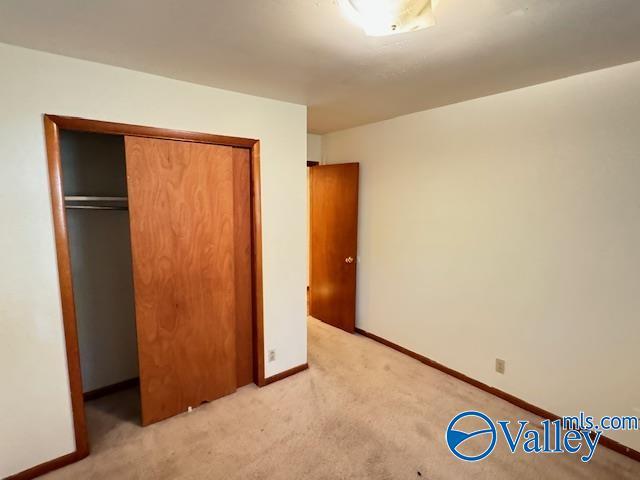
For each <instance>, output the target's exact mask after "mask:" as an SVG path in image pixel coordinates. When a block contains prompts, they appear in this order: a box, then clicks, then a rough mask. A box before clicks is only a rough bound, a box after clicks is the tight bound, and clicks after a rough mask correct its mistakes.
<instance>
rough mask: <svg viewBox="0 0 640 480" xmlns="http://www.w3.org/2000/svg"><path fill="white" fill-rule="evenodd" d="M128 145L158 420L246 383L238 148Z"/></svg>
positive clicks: (146, 392) (140, 301)
mask: <svg viewBox="0 0 640 480" xmlns="http://www.w3.org/2000/svg"><path fill="white" fill-rule="evenodd" d="M125 144H126V156H127V181H128V191H129V211H130V220H131V244H132V253H133V276H134V287H135V297H136V324H137V332H138V350H139V353H138V355H139V364H140V394H141V400H142V424H143V425H148V424H150V423H153V422H157V421H159V420H162V419H165V418H168V417H170V416H173V415H176V414H178V413H181V412H184V411H186V410H187V409H188V407H190V406H193V407H196V406H199V405H200V404H201V403H202V402H204V401H211V400H214V399H216V398H219V397H222V396H224V395H227V394H229V393H232V392H233V391H235V389H236V382H237V378H236V319H235V317H236V291H235V288H236V281H235V275H236V272H235V264H236V260H235V255H236V253H235V250H234V243H235V242H234V236H235V235H237V233H236V231H235V227H234V181H233V177H234V167H233V148H231V147H223V146H217V145H208V144H200V143H189V142H177V141H170V140H158V139H149V138H138V137H127V138H126V141H125Z"/></svg>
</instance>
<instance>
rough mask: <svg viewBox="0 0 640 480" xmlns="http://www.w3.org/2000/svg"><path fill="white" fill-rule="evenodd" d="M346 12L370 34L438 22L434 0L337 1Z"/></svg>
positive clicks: (404, 30) (402, 29) (426, 25)
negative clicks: (434, 13) (434, 14)
mask: <svg viewBox="0 0 640 480" xmlns="http://www.w3.org/2000/svg"><path fill="white" fill-rule="evenodd" d="M338 1H339V4H340V7H341V8H342V10H343V12H344V13H345V15H346V16H347V17H348V18H349V19H350V20H352V21H353V22H355V23H356V24H357V25H359V26H360V27H361V28H362V29H363V30H364V31H365V33H366V34H367V35H369V36H373V37H380V36H384V35H394V34H396V33H405V32H414V31H416V30H421V29H423V28H427V27H431V26H433V25H435V23H436V21H435V18H434V16H433V4H434V3H436V2H435V1H434V0H338Z"/></svg>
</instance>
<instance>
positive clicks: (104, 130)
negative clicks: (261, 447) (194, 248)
mask: <svg viewBox="0 0 640 480" xmlns="http://www.w3.org/2000/svg"><path fill="white" fill-rule="evenodd" d="M60 130H72V131H78V132H90V133H101V134H110V135H124V136H137V137H149V138H158V139H163V140H177V141H183V142H197V143H209V144H213V145H223V146H230V147H240V148H247V149H250V150H251V233H252V234H251V250H252V252H251V269H252V300H253V305H252V307H253V308H252V310H253V313H252V317H253V318H252V320H253V338H254V342H253V355H254V362H253V365H254V367H253V368H254V371H253V381H254V383H255V384H256V385H258V386H260V387H263V386H265V385H266V384H267V383H266V381H265V371H264V328H263V295H262V215H261V212H262V210H261V202H260V141H259V140H255V139H248V138H239V137H228V136H222V135H212V134H207V133H196V132H187V131H182V130H170V129H164V128H155V127H146V126H140V125H128V124H124V123H114V122H103V121H99V120H88V119H83V118H76V117H64V116H59V115H49V114H45V115H44V132H45V139H46V150H47V161H48V167H49V183H50V188H51V204H52V207H53V223H54V234H55V242H56V255H57V262H58V277H59V282H60V297H61V302H62V319H63V324H64V336H65V346H66V353H67V367H68V372H69V386H70V391H71V407H72V411H73V425H74V433H75V440H76V451H75V452H73V454H70V455H69V456H65V461H64V462H63V465H66V464H68V463H73V462H76V461H78V460H80V459H82V458H85V457H86V456H87V455H89V439H88V433H87V426H86V418H85V411H84V398H83V392H82V374H81V371H80V347H79V343H78V330H77V324H76V314H75V303H74V299H73V278H72V272H71V256H70V251H69V239H68V232H67V224H66V218H65V210H64V189H63V183H62V160H61V154H60ZM66 457H68V458H66ZM60 460H62V459H60ZM54 461H55V460H54ZM47 463H49V462H47ZM63 465H56V466H54V467H53V468H59V467H60V466H63ZM43 466H44V465H43Z"/></svg>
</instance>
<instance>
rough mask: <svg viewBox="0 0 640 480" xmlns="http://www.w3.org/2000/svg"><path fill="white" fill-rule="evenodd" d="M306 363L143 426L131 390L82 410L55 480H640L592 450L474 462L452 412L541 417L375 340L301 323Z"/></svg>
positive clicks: (624, 462)
mask: <svg viewBox="0 0 640 480" xmlns="http://www.w3.org/2000/svg"><path fill="white" fill-rule="evenodd" d="M309 365H310V369H309V370H307V371H305V372H303V373H299V374H297V375H295V376H293V377H290V378H288V379H285V380H282V381H280V382H278V383H275V384H272V385H270V386H267V387H264V388H261V389H259V388H257V387H255V386H253V385H251V386H248V387H244V388H242V389H240V390H239V391H238V392H236V393H235V394H233V395H230V396H228V397H225V398H223V399H220V400H217V401H215V402H212V403H210V404H207V405H204V406H202V407H200V408H198V409H196V410H194V411H193V412H192V413H188V414H184V415H181V416H179V417H175V418H172V419H170V420H167V421H164V422H161V423H158V424H155V425H152V426H149V427H146V428H141V427H139V426H138V425H137V424H136V423H135V422H136V421H137V419H136V408H135V406H134V407H131V405H132V404H133V405H135V401H136V392H135V391H130V392H125V393H123V394H118V395H112V396H110V397H105V398H103V399H100V400H97V401H94V402H91V403H90V404H89V405H88V408H87V415H88V422H89V426H90V432H91V443H92V448H93V450H92V453H91V456H89V458H87V459H85V460H82V461H81V462H79V463H76V464H74V465H71V466H69V467H66V468H64V469H61V470H58V471H56V472H53V473H51V474H49V475H48V476H47V477H46V478H47V479H49V480H55V479H87V480H100V479H118V480H121V479H158V480H159V479H294V480H307V479H331V480H333V479H417V478H420V479H430V480H436V479H469V478H474V479H518V480H525V479H563V480H567V479H578V478H581V479H582V478H589V479H638V478H640V463H638V462H634V461H633V460H631V459H629V458H626V457H624V456H622V455H619V454H617V453H615V452H612V451H610V450H607V449H606V448H603V447H601V446H600V447H598V449H597V450H596V453H595V456H594V458H593V460H592V461H591V462H590V463H588V464H583V463H582V462H580V460H579V459H578V457H577V456H575V455H567V454H563V455H525V454H523V453H518V454H511V453H510V452H509V451H508V450H507V448H506V445H505V444H504V440H503V442H502V444H501V443H500V441H499V442H498V446H497V447H496V449H495V451H494V453H493V454H492V455H491V456H489V457H488V458H486V459H485V460H483V461H481V462H476V463H466V462H462V461H460V460H458V459H456V458H455V457H453V455H452V454H451V453H450V452H449V451H448V449H447V447H446V446H445V442H444V431H445V428H446V426H447V424H448V422H449V421H450V420H451V418H452V417H453V416H454V415H456V414H457V413H459V412H461V411H463V410H467V409H472V408H478V409H480V410H481V411H483V412H485V413H486V414H487V415H489V417H491V418H494V419H497V418H505V419H513V420H514V421H515V420H517V419H528V420H531V421H536V422H538V421H540V419H539V418H537V417H535V416H533V415H531V414H529V413H527V412H526V411H524V410H521V409H519V408H517V407H514V406H513V405H510V404H509V403H506V402H504V401H502V400H499V399H497V398H495V397H493V396H491V395H489V394H487V393H484V392H482V391H480V390H478V389H476V388H474V387H471V386H469V385H467V384H465V383H463V382H460V381H458V380H456V379H454V378H452V377H450V376H447V375H445V374H443V373H441V372H439V371H437V370H434V369H431V368H429V367H426V366H424V365H422V364H421V363H419V362H417V361H415V360H413V359H411V358H409V357H407V356H405V355H402V354H400V353H398V352H395V351H393V350H391V349H389V348H387V347H384V346H382V345H379V344H377V343H375V342H374V341H372V340H369V339H367V338H364V337H361V336H358V335H348V334H346V333H344V332H341V331H339V330H336V329H334V328H332V327H330V326H328V325H325V324H323V323H320V322H318V321H316V320H313V319H311V320H309Z"/></svg>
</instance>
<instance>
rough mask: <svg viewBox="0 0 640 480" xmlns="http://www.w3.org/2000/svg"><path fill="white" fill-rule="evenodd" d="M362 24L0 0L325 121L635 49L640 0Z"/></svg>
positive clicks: (236, 0)
mask: <svg viewBox="0 0 640 480" xmlns="http://www.w3.org/2000/svg"><path fill="white" fill-rule="evenodd" d="M435 13H436V18H437V22H438V23H437V25H436V26H435V27H432V28H430V29H427V30H422V31H419V32H414V33H408V34H400V35H395V36H390V37H366V36H365V35H364V34H363V33H362V32H361V30H360V29H359V28H357V27H356V26H354V25H353V24H351V23H350V22H349V21H348V20H346V19H345V18H344V17H343V15H342V14H341V12H340V10H339V8H338V5H337V1H336V0H181V1H177V0H135V1H134V0H109V1H100V2H96V1H86V0H2V2H0V42H5V43H11V44H15V45H21V46H25V47H29V48H34V49H38V50H45V51H49V52H55V53H60V54H63V55H68V56H71V57H77V58H83V59H87V60H93V61H96V62H101V63H106V64H110V65H118V66H122V67H126V68H130V69H133V70H139V71H143V72H149V73H154V74H158V75H162V76H166V77H171V78H176V79H181V80H186V81H190V82H194V83H199V84H203V85H210V86H214V87H219V88H224V89H228V90H234V91H238V92H244V93H250V94H253V95H259V96H263V97H270V98H275V99H279V100H285V101H289V102H295V103H301V104H306V105H308V106H309V113H308V115H309V131H310V132H314V133H325V132H330V131H334V130H340V129H343V128H348V127H352V126H356V125H361V124H364V123H369V122H373V121H378V120H383V119H387V118H391V117H395V116H398V115H402V114H405V113H410V112H415V111H420V110H425V109H429V108H434V107H438V106H442V105H446V104H450V103H455V102H460V101H463V100H468V99H471V98H477V97H482V96H485V95H490V94H493V93H498V92H503V91H507V90H512V89H516V88H521V87H524V86H528V85H533V84H537V83H541V82H545V81H549V80H554V79H558V78H562V77H566V76H569V75H574V74H577V73H582V72H586V71H591V70H596V69H600V68H605V67H609V66H613V65H618V64H621V63H627V62H631V61H635V60H640V1H638V0H440V1H439V4H438V6H437V7H436V10H435Z"/></svg>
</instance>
